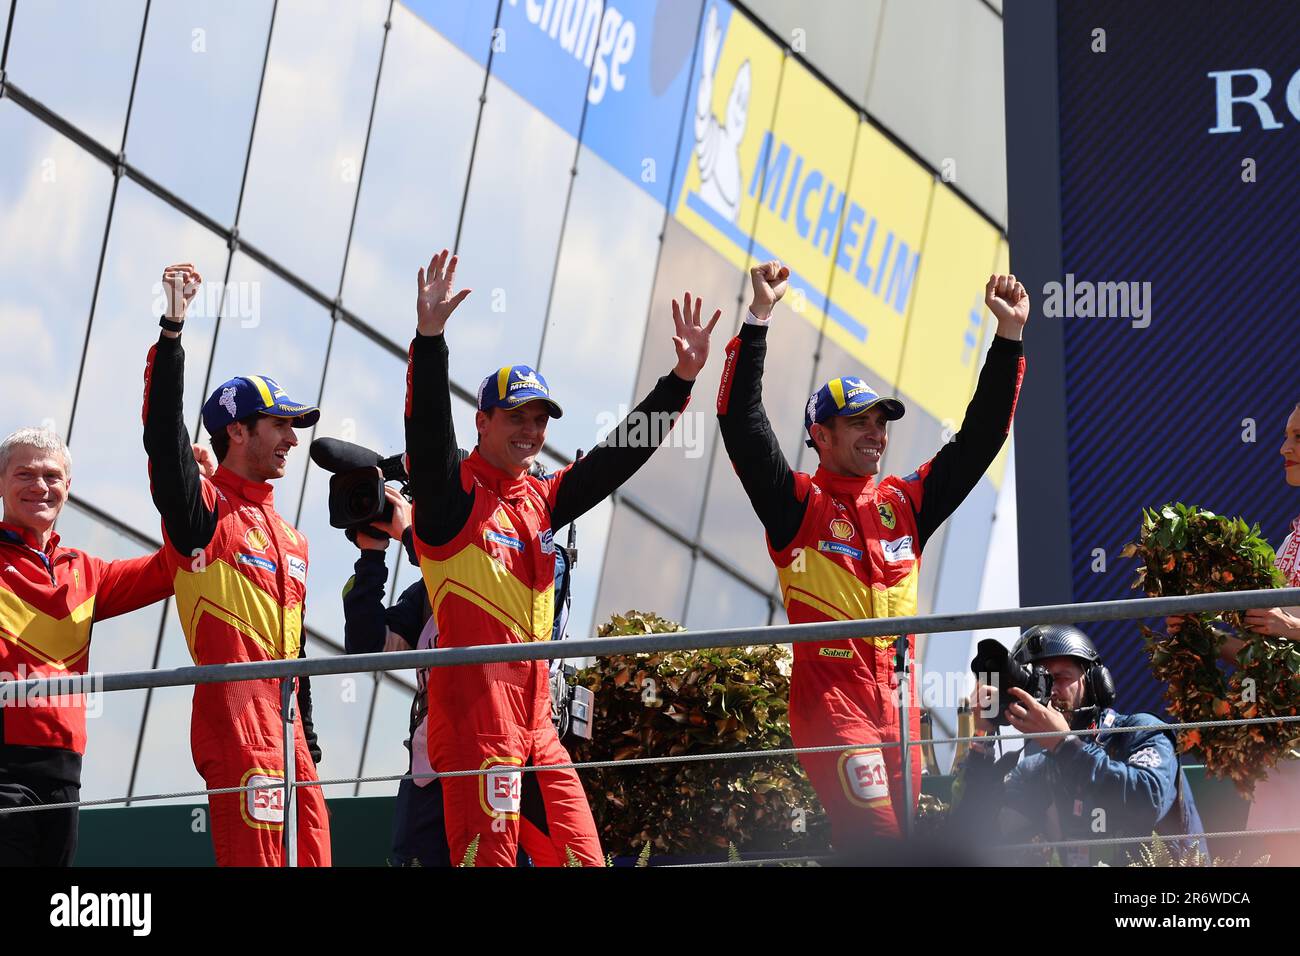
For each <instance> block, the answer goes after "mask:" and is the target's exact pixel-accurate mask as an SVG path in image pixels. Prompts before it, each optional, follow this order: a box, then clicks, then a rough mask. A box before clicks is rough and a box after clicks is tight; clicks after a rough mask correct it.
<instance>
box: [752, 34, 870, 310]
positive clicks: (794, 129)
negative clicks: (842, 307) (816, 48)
mask: <svg viewBox="0 0 1300 956" xmlns="http://www.w3.org/2000/svg"><path fill="white" fill-rule="evenodd" d="M858 125H859V124H858V116H857V113H856V112H854V110H852V109H851V108H850V107H849V106H848V105H847V104H845V102H844V101H843V100H841V99H840V98H839V97H838V96H836V95H835V94H834V93H832V92H831V91H830V90H829V89H828V88H827V87H826V86H824V85H823V84H822V83H821V82H820V81H818V80H817V78H816V77H814V76H813V75H812V74H811V73H809V72H808V70H807V69H805V68H804V67H803V66H801V65H800V64H799V63H798V62H797V61H795V60H786V63H785V73H784V75H783V76H782V77H781V99H780V102H779V103H778V104H777V110H776V120H775V122H774V123H773V124H772V131H771V132H770V133H767V134H765V135H764V137H763V142H762V145H761V146H760V148H759V154H758V160H759V161H758V163H757V164H756V165H755V166H754V169H753V171H752V172H751V173H750V175H749V181H748V182H747V183H746V185H745V199H746V201H747V202H751V203H754V204H755V205H756V209H757V221H756V223H755V227H754V255H753V259H754V261H755V262H764V261H766V260H768V259H780V260H781V261H782V262H784V263H785V264H786V265H787V266H789V267H790V272H791V281H790V291H789V292H788V293H787V294H786V299H785V301H786V304H788V305H789V307H790V309H791V310H792V311H793V312H794V313H795V314H796V315H799V316H801V317H803V318H804V319H805V320H806V321H808V322H809V323H811V324H812V326H813V327H814V328H817V329H820V328H821V327H822V320H823V318H824V317H825V315H826V311H825V308H826V292H827V289H828V288H829V287H830V280H831V265H832V256H831V253H832V252H833V251H834V249H835V246H836V242H837V240H838V238H839V231H840V223H841V222H842V220H843V215H844V206H845V191H844V184H845V183H846V182H848V178H849V163H850V161H851V160H852V158H853V140H854V135H855V134H856V132H857V128H858ZM752 264H753V263H751V265H752ZM832 311H833V310H832Z"/></svg>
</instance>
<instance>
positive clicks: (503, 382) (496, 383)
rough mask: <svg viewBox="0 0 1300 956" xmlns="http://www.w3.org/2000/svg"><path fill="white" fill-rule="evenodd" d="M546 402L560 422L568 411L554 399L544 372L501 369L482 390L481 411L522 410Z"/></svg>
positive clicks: (522, 367) (515, 367) (517, 367)
mask: <svg viewBox="0 0 1300 956" xmlns="http://www.w3.org/2000/svg"><path fill="white" fill-rule="evenodd" d="M538 401H541V402H545V403H546V408H547V411H549V412H550V414H551V417H552V418H559V417H560V416H562V415H563V414H564V410H563V409H562V408H560V406H559V405H557V404H556V403H555V401H554V400H553V399H552V398H551V390H550V388H548V387H547V385H546V379H544V378H542V375H541V373H540V372H538V371H537V370H536V369H535V368H532V367H531V366H529V365H507V366H506V367H505V368H499V369H497V370H496V371H495V372H493V373H492V374H491V375H489V376H488V377H487V378H485V379H483V384H481V385H480V386H479V387H478V410H479V411H480V412H486V411H487V410H488V409H489V408H518V407H519V406H520V405H524V404H526V403H528V402H538Z"/></svg>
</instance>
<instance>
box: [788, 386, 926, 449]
mask: <svg viewBox="0 0 1300 956" xmlns="http://www.w3.org/2000/svg"><path fill="white" fill-rule="evenodd" d="M877 405H879V406H880V407H881V408H882V409H883V410H884V412H885V418H886V419H888V420H889V421H891V422H892V421H896V420H897V419H900V418H902V417H903V413H904V412H906V411H907V409H905V408H904V407H903V403H902V402H900V401H899V400H898V399H896V398H882V397H881V396H880V395H877V394H876V392H875V391H874V390H873V389H872V388H871V386H870V385H868V384H867V383H866V382H864V381H863V380H862V379H860V378H852V377H846V378H833V379H831V380H830V381H829V382H827V383H826V384H825V385H823V386H822V387H821V388H819V389H817V391H815V392H813V393H812V395H811V396H810V397H809V399H808V405H807V407H806V408H805V409H804V412H803V427H804V430H805V431H807V432H808V438H806V439H805V442H806V444H807V445H808V447H809V448H816V447H817V445H816V443H815V442H814V441H813V440H812V427H813V425H821V424H823V423H824V422H826V421H828V420H830V419H832V418H839V417H843V416H849V415H861V414H862V413H863V412H865V411H868V410H870V409H872V408H875V407H876V406H877Z"/></svg>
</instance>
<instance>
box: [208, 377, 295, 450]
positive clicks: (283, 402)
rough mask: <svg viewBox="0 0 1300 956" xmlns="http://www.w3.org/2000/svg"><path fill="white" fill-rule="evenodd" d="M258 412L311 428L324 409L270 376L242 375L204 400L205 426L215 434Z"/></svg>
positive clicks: (223, 383)
mask: <svg viewBox="0 0 1300 956" xmlns="http://www.w3.org/2000/svg"><path fill="white" fill-rule="evenodd" d="M258 414H261V415H272V416H274V417H275V418H292V419H293V427H294V428H311V426H313V425H315V424H316V421H317V419H319V418H320V409H319V408H317V407H316V406H315V405H303V404H300V403H299V402H295V401H293V399H291V398H289V396H288V395H287V394H285V391H284V389H282V388H281V387H280V385H279V383H277V382H276V380H275V379H273V378H271V377H270V376H268V375H241V376H240V377H239V378H232V379H231V380H230V381H228V382H222V383H221V384H220V385H218V386H217V388H216V390H215V391H214V392H213V393H212V394H211V395H209V396H208V400H207V401H206V402H204V403H203V427H204V428H206V429H207V430H208V434H209V435H215V434H216V433H217V432H219V431H221V429H223V428H225V427H226V426H227V425H233V424H234V423H235V422H239V421H243V420H244V419H245V418H248V417H249V416H251V415H258Z"/></svg>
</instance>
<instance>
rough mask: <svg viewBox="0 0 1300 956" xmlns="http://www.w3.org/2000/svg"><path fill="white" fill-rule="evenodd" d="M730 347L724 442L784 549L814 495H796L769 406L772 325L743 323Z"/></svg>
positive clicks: (777, 546)
mask: <svg viewBox="0 0 1300 956" xmlns="http://www.w3.org/2000/svg"><path fill="white" fill-rule="evenodd" d="M727 350H728V353H733V352H734V354H728V356H727V359H728V366H729V368H728V369H727V370H726V371H724V373H723V374H724V379H723V383H724V384H723V388H724V389H726V390H727V391H725V392H724V393H723V394H722V395H720V401H719V409H718V428H719V430H720V431H721V432H722V443H723V445H724V446H725V447H726V449H727V455H728V457H730V458H731V464H732V467H733V468H735V469H736V475H737V477H739V478H740V484H741V487H742V488H744V489H745V494H746V495H747V496H748V497H749V503H750V504H751V505H752V506H753V508H754V513H755V514H757V515H758V520H759V521H760V522H762V524H763V529H764V530H765V531H766V532H767V538H768V541H769V542H770V543H771V545H772V548H773V549H774V550H776V551H782V550H784V549H785V548H787V547H789V545H790V543H791V542H792V541H794V538H795V535H796V534H798V532H799V526H800V525H801V524H803V517H804V512H805V511H807V509H808V499H807V497H806V496H805V497H804V498H803V499H800V498H799V497H798V496H797V494H796V491H795V480H794V472H793V471H791V469H790V465H789V463H788V462H787V461H786V460H785V453H784V452H782V451H781V443H780V442H778V441H777V438H776V434H775V432H773V431H772V424H771V422H770V421H768V417H767V412H766V411H765V410H764V408H763V362H764V360H765V359H766V357H767V327H766V326H762V325H752V324H749V323H746V324H745V325H742V326H741V328H740V334H739V335H737V336H736V338H735V339H733V340H732V343H731V345H729V346H728V349H727ZM728 373H729V374H730V382H729V383H728V381H727V378H726V377H725V376H726V375H727V374H728ZM724 406H725V407H724Z"/></svg>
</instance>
